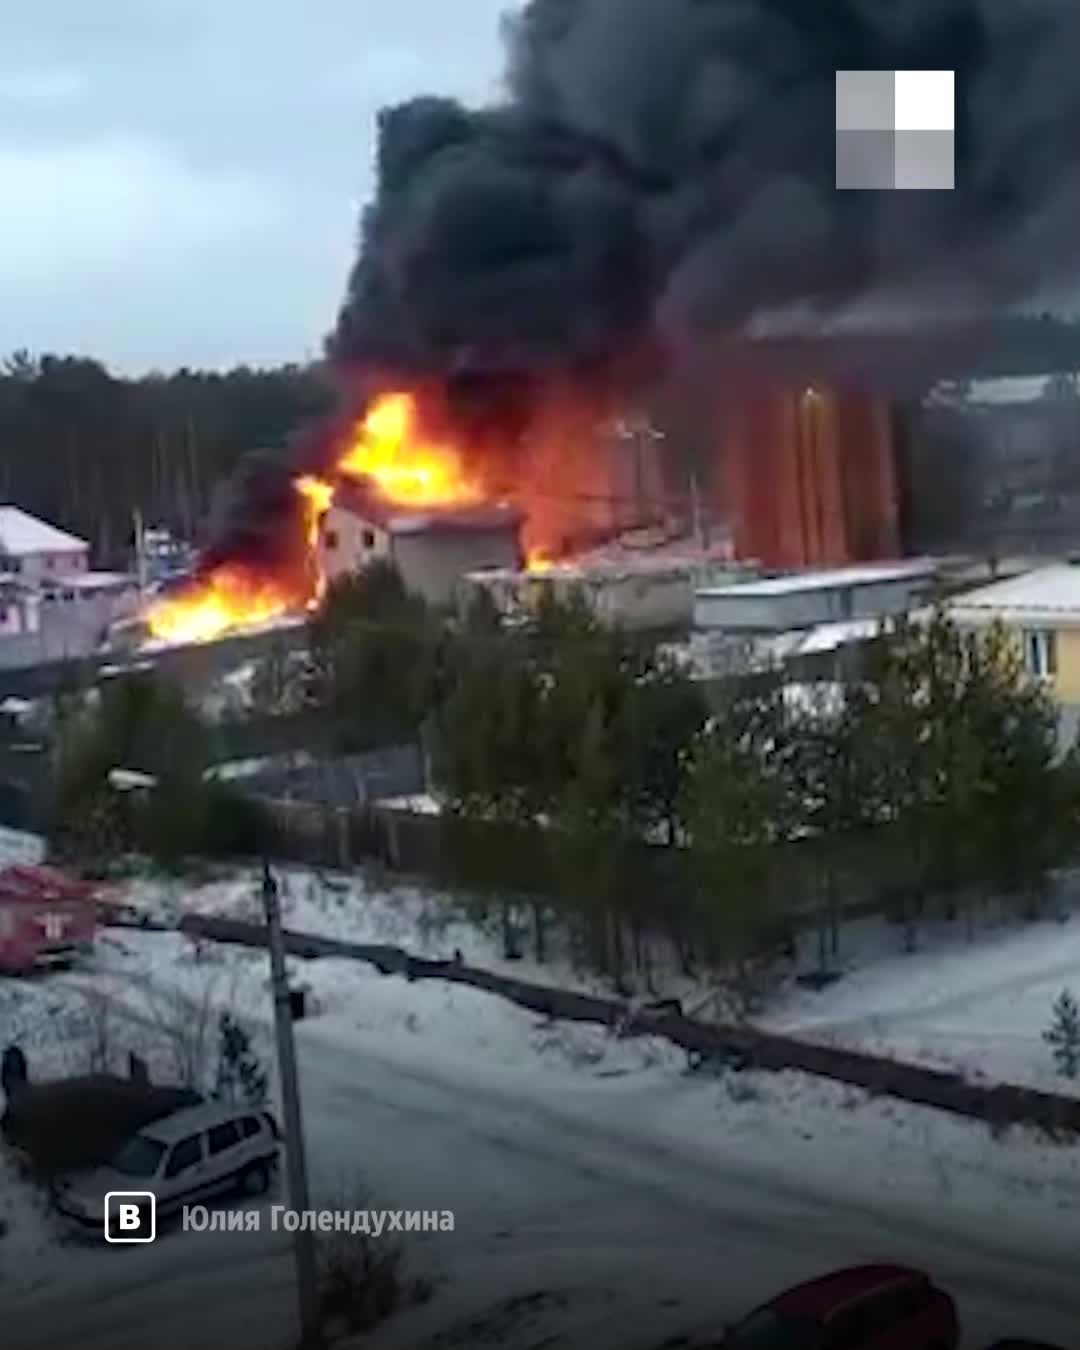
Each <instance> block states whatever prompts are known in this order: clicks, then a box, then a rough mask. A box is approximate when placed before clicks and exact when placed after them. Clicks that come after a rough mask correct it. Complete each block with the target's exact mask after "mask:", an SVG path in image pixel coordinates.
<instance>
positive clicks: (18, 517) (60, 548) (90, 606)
mask: <svg viewBox="0 0 1080 1350" xmlns="http://www.w3.org/2000/svg"><path fill="white" fill-rule="evenodd" d="M89 556H90V547H89V545H88V544H87V543H86V541H85V540H83V539H77V538H76V537H75V536H74V535H71V534H68V533H66V532H65V531H64V530H58V529H56V528H55V527H54V526H52V525H49V524H47V523H46V522H45V521H43V520H38V519H36V517H34V516H31V515H29V514H28V513H27V512H25V511H21V510H19V508H18V507H14V506H3V507H0V568H2V570H0V669H4V670H13V669H19V668H22V667H25V666H33V665H39V664H43V663H45V662H50V661H65V660H75V659H78V658H81V657H85V656H89V655H90V654H91V653H92V652H94V651H96V650H97V648H98V647H99V646H100V644H101V642H102V641H103V639H104V637H105V634H106V632H107V630H108V628H109V625H110V624H111V623H114V622H115V621H116V620H118V619H122V618H127V617H130V616H132V615H133V614H134V613H135V612H136V610H137V609H138V606H139V588H138V583H137V581H136V578H135V577H133V576H130V575H128V574H127V573H122V572H91V571H90V570H89Z"/></svg>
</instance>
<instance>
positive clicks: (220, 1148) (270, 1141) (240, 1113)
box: [56, 1102, 281, 1232]
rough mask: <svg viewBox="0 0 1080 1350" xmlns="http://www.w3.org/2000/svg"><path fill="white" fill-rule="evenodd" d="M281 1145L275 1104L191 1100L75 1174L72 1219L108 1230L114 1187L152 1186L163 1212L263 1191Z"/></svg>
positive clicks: (61, 1189) (60, 1205)
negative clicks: (197, 1102) (108, 1201)
mask: <svg viewBox="0 0 1080 1350" xmlns="http://www.w3.org/2000/svg"><path fill="white" fill-rule="evenodd" d="M280 1151H281V1132H280V1130H279V1129H278V1125H277V1122H276V1121H275V1119H274V1117H273V1116H272V1115H271V1114H270V1112H269V1111H267V1110H265V1109H262V1108H259V1109H255V1108H252V1107H237V1106H223V1105H221V1104H220V1103H217V1102H211V1103H206V1104H204V1105H201V1106H192V1107H188V1108H186V1109H185V1110H182V1111H177V1112H175V1113H174V1114H173V1115H170V1116H165V1117H164V1118H163V1119H161V1120H157V1121H154V1123H153V1124H151V1125H146V1126H144V1127H143V1128H142V1129H141V1130H139V1131H138V1133H137V1134H133V1135H132V1136H131V1138H130V1139H129V1140H128V1141H127V1143H126V1144H124V1146H123V1147H122V1148H121V1149H120V1151H119V1152H118V1153H117V1154H116V1156H115V1157H114V1158H113V1159H112V1161H111V1162H109V1163H107V1164H106V1165H105V1166H104V1167H98V1168H95V1169H94V1170H93V1171H92V1172H84V1173H82V1174H80V1175H76V1176H73V1177H70V1178H68V1179H67V1180H66V1181H64V1182H62V1183H60V1185H59V1186H58V1187H57V1189H56V1208H57V1209H58V1210H59V1212H60V1213H61V1214H62V1215H63V1216H64V1217H65V1218H67V1219H72V1220H74V1221H75V1222H76V1223H78V1224H81V1225H83V1226H84V1227H87V1228H91V1229H94V1230H95V1231H98V1232H101V1231H103V1230H104V1226H105V1196H106V1194H107V1193H108V1192H109V1191H150V1192H151V1193H152V1194H153V1195H154V1196H155V1198H156V1200H157V1211H158V1214H159V1215H166V1216H167V1215H169V1214H170V1213H176V1212H177V1211H179V1210H180V1209H181V1208H182V1207H183V1206H184V1205H190V1204H197V1203H200V1202H201V1201H203V1200H206V1199H208V1198H210V1197H213V1196H219V1195H225V1194H229V1193H232V1192H235V1191H239V1192H240V1193H242V1194H244V1195H261V1194H262V1193H263V1192H264V1191H265V1190H266V1189H267V1188H268V1186H269V1185H270V1179H271V1176H272V1175H273V1173H274V1171H275V1169H276V1168H277V1165H278V1160H279V1155H280Z"/></svg>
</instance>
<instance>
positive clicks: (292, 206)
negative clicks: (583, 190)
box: [0, 0, 507, 371]
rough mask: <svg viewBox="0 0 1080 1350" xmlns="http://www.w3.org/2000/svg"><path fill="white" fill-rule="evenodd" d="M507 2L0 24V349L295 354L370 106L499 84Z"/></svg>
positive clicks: (300, 350) (351, 228)
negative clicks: (502, 22) (500, 41)
mask: <svg viewBox="0 0 1080 1350" xmlns="http://www.w3.org/2000/svg"><path fill="white" fill-rule="evenodd" d="M506 7H507V3H506V0H456V2H455V0H33V3H31V4H26V5H14V4H5V5H4V6H3V9H4V14H3V18H2V19H0V202H2V204H3V205H2V212H3V215H2V223H0V354H3V353H5V352H10V351H12V350H14V349H15V348H19V347H26V348H29V349H30V350H31V351H34V352H43V351H57V352H69V351H70V352H80V353H85V354H87V355H92V356H96V357H98V358H99V359H101V360H103V361H105V362H107V363H108V364H110V365H111V366H113V367H114V368H116V369H118V370H126V371H140V370H145V369H149V368H152V367H158V368H170V367H173V366H177V365H184V364H187V365H206V366H221V365H230V364H233V363H237V362H248V363H250V364H265V363H270V362H277V361H288V360H302V359H304V357H305V356H306V355H310V354H313V353H314V352H315V351H316V349H317V348H318V346H319V344H320V342H321V339H322V336H323V334H324V333H325V332H326V331H327V330H328V329H329V328H330V326H331V325H332V323H333V319H334V315H335V312H336V308H337V304H338V301H339V298H340V296H341V294H342V292H343V290H344V285H345V279H346V275H347V272H348V268H349V265H350V261H351V257H352V253H353V244H354V239H355V234H356V224H357V217H358V213H359V208H360V205H361V204H362V202H363V201H364V200H365V198H366V197H368V195H369V194H370V191H371V187H372V170H371V163H372V152H373V148H374V140H373V124H374V115H375V112H376V110H377V109H378V108H379V107H380V106H381V105H383V104H385V103H387V102H396V101H399V100H401V99H403V98H408V97H411V96H412V95H414V94H417V93H429V92H430V93H453V94H457V95H460V96H463V97H465V98H466V99H470V100H475V99H483V98H485V97H488V96H490V95H491V94H492V93H494V92H495V91H496V89H497V87H498V73H499V65H500V59H499V58H500V52H499V44H498V16H499V14H500V12H501V11H503V10H504V9H505V8H506Z"/></svg>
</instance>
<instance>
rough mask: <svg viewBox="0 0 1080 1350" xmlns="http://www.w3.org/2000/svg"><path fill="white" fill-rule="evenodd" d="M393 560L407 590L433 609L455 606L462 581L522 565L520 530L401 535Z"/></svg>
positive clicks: (393, 548)
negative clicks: (491, 570) (489, 570)
mask: <svg viewBox="0 0 1080 1350" xmlns="http://www.w3.org/2000/svg"><path fill="white" fill-rule="evenodd" d="M390 556H391V557H392V558H393V560H394V562H395V563H396V564H397V566H398V568H399V569H400V571H401V575H402V577H403V578H404V581H405V584H406V586H407V587H408V588H409V590H411V591H416V592H417V593H418V594H419V595H422V596H423V597H424V599H425V600H427V601H428V603H429V604H432V605H452V604H453V602H454V597H455V595H456V594H457V591H458V587H459V585H460V582H461V579H462V577H463V576H465V574H466V573H468V572H478V571H482V570H483V569H485V568H503V567H506V568H514V567H517V566H518V565H519V564H520V561H521V559H520V553H519V547H518V537H517V529H516V527H511V528H507V527H505V526H503V527H499V528H493V529H489V530H455V529H433V530H425V531H422V532H420V533H417V534H398V535H395V536H394V537H393V540H392V542H391V553H390Z"/></svg>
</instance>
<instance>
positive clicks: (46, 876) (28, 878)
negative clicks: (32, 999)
mask: <svg viewBox="0 0 1080 1350" xmlns="http://www.w3.org/2000/svg"><path fill="white" fill-rule="evenodd" d="M96 929H97V893H96V889H95V887H94V886H93V885H91V884H90V883H89V882H85V881H75V880H73V879H72V878H71V877H68V876H65V875H64V873H63V872H58V871H57V870H56V869H55V868H52V867H41V866H38V867H32V866H29V865H25V864H16V865H14V866H11V867H5V868H3V869H2V870H0V973H2V974H8V975H25V974H28V973H29V972H31V971H33V970H37V969H40V968H41V967H43V966H56V965H67V964H68V963H69V962H71V961H72V960H74V959H76V958H77V957H78V956H80V955H81V954H83V953H84V952H86V951H88V950H89V949H90V947H91V946H92V945H93V942H94V935H95V932H96Z"/></svg>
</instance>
